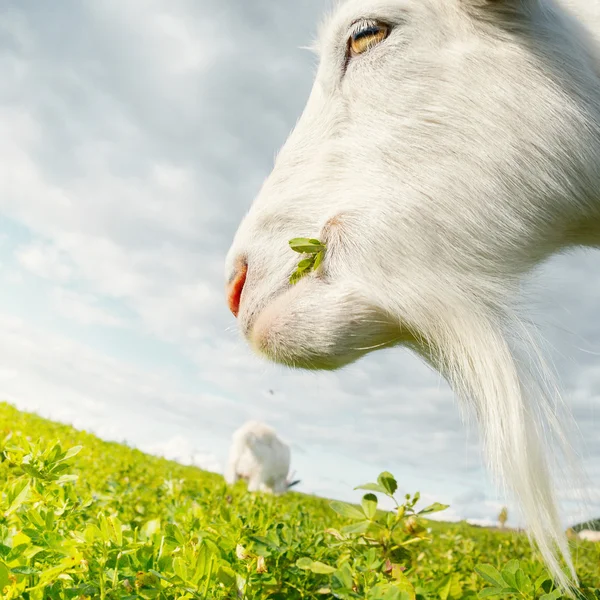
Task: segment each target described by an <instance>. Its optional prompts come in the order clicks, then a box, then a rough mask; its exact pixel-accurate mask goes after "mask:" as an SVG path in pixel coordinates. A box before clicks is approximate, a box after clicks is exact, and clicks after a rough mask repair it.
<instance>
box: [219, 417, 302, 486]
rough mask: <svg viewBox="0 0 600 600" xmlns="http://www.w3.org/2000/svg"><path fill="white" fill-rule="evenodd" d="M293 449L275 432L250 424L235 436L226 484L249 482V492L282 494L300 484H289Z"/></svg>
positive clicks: (267, 427) (255, 422) (262, 426)
mask: <svg viewBox="0 0 600 600" xmlns="http://www.w3.org/2000/svg"><path fill="white" fill-rule="evenodd" d="M289 470H290V448H289V446H288V445H287V444H285V443H284V442H282V441H281V440H280V439H279V438H278V437H277V434H276V433H275V431H274V430H273V429H272V428H271V427H269V426H268V425H265V424H264V423H259V422H257V421H248V422H247V423H245V424H244V425H242V426H241V427H240V428H239V429H237V430H236V431H235V432H234V434H233V436H232V443H231V449H230V451H229V461H228V464H227V469H226V471H225V481H227V483H229V484H230V485H233V484H234V483H235V482H236V481H237V480H238V479H245V480H247V481H248V491H250V492H257V491H262V492H267V493H272V494H282V493H283V492H285V491H286V490H287V489H288V488H289V487H291V486H292V485H294V484H295V483H297V482H293V483H291V484H290V483H288V479H287V477H288V472H289Z"/></svg>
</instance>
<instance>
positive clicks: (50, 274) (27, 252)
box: [16, 242, 72, 283]
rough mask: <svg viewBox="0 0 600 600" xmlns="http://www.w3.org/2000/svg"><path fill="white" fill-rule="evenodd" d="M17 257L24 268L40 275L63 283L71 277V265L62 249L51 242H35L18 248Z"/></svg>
mask: <svg viewBox="0 0 600 600" xmlns="http://www.w3.org/2000/svg"><path fill="white" fill-rule="evenodd" d="M16 259H17V262H18V263H19V264H20V265H21V266H22V267H23V268H25V269H27V270H28V271H30V272H31V273H33V274H34V275H37V276H38V277H43V278H45V279H51V280H53V281H57V282H61V283H62V282H67V281H68V280H69V279H70V278H71V274H72V269H71V267H70V266H69V265H68V264H66V259H65V257H63V256H61V253H60V251H59V250H58V249H57V248H56V247H55V246H53V245H51V244H48V243H42V242H34V243H32V244H29V245H27V246H23V247H22V248H19V249H18V250H17V252H16Z"/></svg>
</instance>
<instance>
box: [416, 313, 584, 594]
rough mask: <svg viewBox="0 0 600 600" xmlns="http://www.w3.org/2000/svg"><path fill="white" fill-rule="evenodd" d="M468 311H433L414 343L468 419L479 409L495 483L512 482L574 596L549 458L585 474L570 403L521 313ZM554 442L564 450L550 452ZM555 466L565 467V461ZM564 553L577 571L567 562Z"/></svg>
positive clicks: (547, 557)
mask: <svg viewBox="0 0 600 600" xmlns="http://www.w3.org/2000/svg"><path fill="white" fill-rule="evenodd" d="M464 314H465V316H461V315H460V314H457V313H456V312H455V313H453V314H451V315H448V314H445V315H443V317H444V318H443V319H442V318H441V316H442V315H441V314H440V312H437V311H436V317H434V316H433V315H432V314H431V313H430V314H429V316H428V318H427V319H426V322H428V323H429V327H428V328H419V332H420V333H419V335H415V340H416V341H415V343H414V345H413V349H414V350H415V351H416V352H417V353H418V354H420V355H421V356H422V357H423V358H424V359H425V361H426V362H428V363H429V364H430V365H431V366H432V367H433V368H434V369H435V370H437V371H438V372H440V373H441V374H442V375H443V376H444V377H445V378H446V379H447V380H448V382H449V383H450V385H451V386H452V388H453V389H454V391H455V393H456V394H457V396H458V397H459V398H460V400H461V408H462V409H463V410H462V411H461V412H462V415H463V418H464V417H467V416H468V415H469V413H474V414H475V417H476V419H477V421H478V423H479V430H480V434H481V438H482V442H483V447H484V452H485V456H486V459H487V464H488V467H489V469H490V470H491V472H492V474H493V476H494V477H495V479H496V483H497V484H499V485H500V487H501V488H503V489H502V491H504V492H506V488H510V491H511V492H512V495H513V496H514V497H515V499H516V500H517V502H518V503H519V505H520V507H521V510H522V512H523V515H524V517H525V520H526V522H527V525H528V527H527V533H528V536H529V539H530V540H531V541H532V542H534V543H535V544H536V545H537V548H538V550H539V552H540V554H541V555H542V557H543V559H544V561H545V562H546V565H547V566H548V568H549V570H550V572H551V573H552V575H553V576H554V578H555V580H556V582H557V583H558V585H559V586H560V587H561V588H562V589H563V590H565V591H566V592H567V593H569V594H570V595H571V594H572V590H573V586H574V585H575V584H576V583H577V576H576V574H575V569H574V567H573V563H572V559H571V555H570V551H569V547H568V542H567V538H566V534H565V532H564V531H563V527H562V525H561V521H560V518H559V514H558V508H557V502H556V497H555V493H554V485H553V480H552V479H553V478H552V477H551V474H550V473H551V471H550V469H549V462H548V458H552V459H557V458H558V454H560V456H562V457H564V458H566V459H567V461H568V463H569V466H570V470H569V472H570V473H573V474H575V473H578V467H577V463H576V461H575V459H574V453H573V451H572V449H571V447H570V445H569V443H568V441H567V439H566V436H565V435H564V433H563V427H562V426H561V422H566V420H567V419H568V418H569V417H568V415H567V414H566V413H565V414H561V409H562V408H563V407H564V405H563V403H562V400H561V397H560V394H559V393H558V391H557V388H556V386H555V385H553V383H552V382H553V380H554V378H553V377H551V376H550V371H549V370H548V368H547V367H546V364H545V363H544V361H543V359H542V358H541V355H540V353H539V352H538V348H539V344H538V343H537V342H536V340H535V337H534V335H533V333H532V331H531V330H530V329H529V328H528V327H527V326H526V325H525V323H524V322H523V321H521V320H520V319H519V318H518V316H517V315H516V314H514V313H511V312H509V311H508V310H500V309H494V310H490V309H489V308H488V307H477V306H470V307H469V310H468V311H466V312H465V313H464ZM432 323H433V326H431V324H432ZM520 357H523V359H520ZM527 366H528V368H526V367H527ZM465 409H466V410H465ZM563 412H564V411H563ZM549 444H551V447H552V448H553V449H555V450H557V451H558V452H555V453H554V454H553V453H551V452H549V451H548V445H549ZM554 467H556V468H554ZM552 472H554V473H557V472H560V469H558V463H556V464H553V468H552ZM561 558H562V560H563V561H564V563H565V564H566V566H567V568H568V571H569V573H570V577H569V576H568V575H566V574H565V572H564V571H563V569H562V568H561V564H560V561H561Z"/></svg>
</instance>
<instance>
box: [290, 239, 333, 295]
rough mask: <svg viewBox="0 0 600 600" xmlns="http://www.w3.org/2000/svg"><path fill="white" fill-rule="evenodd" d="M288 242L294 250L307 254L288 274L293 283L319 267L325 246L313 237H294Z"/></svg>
mask: <svg viewBox="0 0 600 600" xmlns="http://www.w3.org/2000/svg"><path fill="white" fill-rule="evenodd" d="M289 244H290V248H291V249H292V250H293V251H294V252H298V253H299V254H306V255H307V257H306V258H303V259H302V260H301V261H300V262H299V263H298V266H297V267H296V269H295V271H294V272H293V273H292V274H291V275H290V283H291V284H292V285H294V284H295V283H298V281H300V279H302V278H303V277H304V276H305V275H308V273H310V272H311V271H315V270H316V269H317V268H318V267H319V265H320V264H321V262H322V261H323V256H324V253H325V248H326V247H325V244H323V243H322V242H320V241H319V240H316V239H314V238H294V239H293V240H290V241H289Z"/></svg>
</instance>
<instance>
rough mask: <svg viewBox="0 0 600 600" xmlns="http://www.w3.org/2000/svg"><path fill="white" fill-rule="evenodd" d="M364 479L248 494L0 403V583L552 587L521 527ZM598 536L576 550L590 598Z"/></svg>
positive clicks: (597, 575) (37, 592) (234, 588)
mask: <svg viewBox="0 0 600 600" xmlns="http://www.w3.org/2000/svg"><path fill="white" fill-rule="evenodd" d="M356 483H362V482H356ZM366 487H367V490H366V491H368V492H369V493H367V494H365V496H364V498H363V501H362V504H361V505H359V506H350V505H347V504H344V503H339V502H333V503H330V502H329V501H327V500H324V499H320V498H314V497H311V496H306V495H303V494H298V493H293V492H292V493H288V494H286V495H285V496H283V497H279V498H273V497H270V496H265V495H260V494H248V493H247V492H246V490H245V486H244V484H243V483H239V484H237V485H236V486H235V487H234V488H230V487H227V486H226V485H225V483H224V481H223V479H222V477H221V476H219V475H215V474H211V473H206V472H203V471H201V470H199V469H196V468H193V467H185V466H181V465H178V464H176V463H173V462H170V461H167V460H163V459H160V458H156V457H152V456H147V455H145V454H143V453H142V452H139V451H137V450H134V449H131V448H128V447H126V446H123V445H120V444H115V443H107V442H103V441H101V440H99V439H97V438H96V437H94V436H92V435H89V434H87V433H83V432H78V431H76V430H74V429H73V428H71V427H67V426H63V425H58V424H56V423H52V422H49V421H46V420H44V419H41V418H39V417H37V416H35V415H30V414H25V413H21V412H19V411H17V410H16V409H14V408H13V407H11V406H9V405H7V404H1V403H0V491H1V493H0V597H1V598H2V599H5V600H12V599H14V598H25V599H31V600H34V599H35V600H42V599H43V600H46V599H63V598H76V599H81V600H82V599H86V598H100V599H117V598H118V599H126V598H127V599H137V598H157V599H176V598H177V599H183V598H198V599H211V600H212V599H220V598H230V599H234V598H236V599H249V600H250V599H252V600H254V599H256V600H260V599H263V598H264V599H266V598H270V599H272V600H277V599H284V598H285V599H295V598H306V599H312V598H314V599H317V598H323V599H327V598H343V599H350V598H364V599H368V600H411V599H413V600H416V599H419V600H424V599H439V600H458V599H462V598H476V597H490V596H494V595H495V596H496V597H498V598H519V599H523V600H525V599H530V598H531V599H537V598H543V600H551V599H553V598H559V597H560V594H559V593H558V592H556V591H553V587H552V583H551V582H550V580H549V578H548V577H547V575H546V573H545V571H544V568H543V566H542V565H541V563H540V562H539V561H538V560H536V558H535V556H532V552H531V549H530V547H529V544H528V542H527V540H526V538H525V537H524V536H523V535H521V534H516V533H513V532H502V531H497V530H490V529H485V528H478V527H471V526H469V525H467V524H466V523H458V524H450V523H442V522H437V521H431V520H427V518H426V515H427V514H429V513H430V512H434V511H436V510H439V509H441V508H443V507H441V505H432V506H431V507H423V506H421V503H420V502H419V499H418V494H417V495H413V496H409V497H408V498H402V499H400V500H398V501H397V505H398V509H397V510H395V511H393V512H382V511H380V510H378V509H377V497H376V495H375V494H373V492H376V493H378V494H379V495H381V494H387V495H391V496H394V493H395V487H396V482H395V480H394V478H393V477H392V476H391V475H390V474H385V473H384V474H382V475H381V476H380V477H379V478H378V481H377V483H372V484H369V485H368V486H366ZM423 509H425V512H421V514H420V515H419V514H417V513H419V512H420V511H423ZM599 549H600V545H594V544H591V543H588V542H580V543H578V546H577V547H576V548H575V549H574V550H575V560H576V567H577V570H578V573H579V575H580V577H581V580H582V585H583V587H584V588H585V590H582V592H581V593H582V594H583V595H584V597H586V598H593V599H596V600H598V599H600V591H594V590H595V588H598V587H600V550H599Z"/></svg>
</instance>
